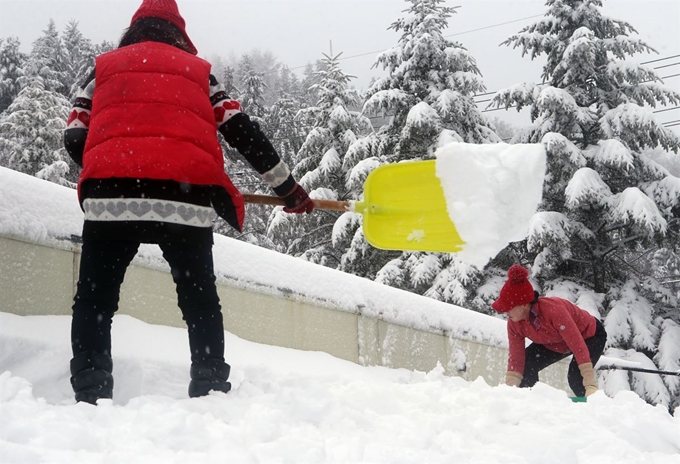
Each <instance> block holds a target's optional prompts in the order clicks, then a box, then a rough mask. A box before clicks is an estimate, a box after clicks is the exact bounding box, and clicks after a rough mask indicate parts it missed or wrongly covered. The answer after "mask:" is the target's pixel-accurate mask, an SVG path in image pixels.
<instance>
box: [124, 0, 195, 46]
mask: <svg viewBox="0 0 680 464" xmlns="http://www.w3.org/2000/svg"><path fill="white" fill-rule="evenodd" d="M149 17H153V18H160V19H164V20H166V21H169V22H171V23H172V24H173V25H174V26H176V27H177V29H179V30H180V31H182V35H183V36H184V39H185V40H186V41H187V45H188V46H189V50H190V51H191V53H193V54H194V55H196V54H198V50H196V47H195V46H194V44H193V43H192V42H191V39H190V38H189V35H187V31H186V23H185V22H184V18H182V16H181V15H180V14H179V8H178V7H177V2H175V0H144V1H143V2H142V5H141V6H140V7H139V8H138V9H137V11H136V12H135V14H134V16H132V20H131V21H130V26H132V25H133V24H134V22H135V21H137V20H138V19H142V18H149Z"/></svg>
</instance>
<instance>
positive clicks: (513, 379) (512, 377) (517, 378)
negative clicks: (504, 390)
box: [505, 371, 524, 387]
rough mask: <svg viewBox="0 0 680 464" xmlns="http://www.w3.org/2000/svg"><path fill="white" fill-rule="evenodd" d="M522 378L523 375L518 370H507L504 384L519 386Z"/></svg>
mask: <svg viewBox="0 0 680 464" xmlns="http://www.w3.org/2000/svg"><path fill="white" fill-rule="evenodd" d="M523 378H524V376H523V375H522V374H520V373H519V372H515V371H508V372H506V373H505V385H509V386H511V387H519V384H520V383H522V379H523Z"/></svg>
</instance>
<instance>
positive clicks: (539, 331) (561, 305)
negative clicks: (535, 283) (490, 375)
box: [508, 297, 597, 374]
mask: <svg viewBox="0 0 680 464" xmlns="http://www.w3.org/2000/svg"><path fill="white" fill-rule="evenodd" d="M596 329H597V327H596V320H595V318H594V317H593V316H591V315H590V314H589V313H588V312H586V311H584V310H583V309H581V308H579V307H578V306H576V305H575V304H573V303H571V302H570V301H568V300H565V299H562V298H556V297H542V298H539V299H538V303H536V304H535V305H534V306H533V307H532V312H531V313H530V315H529V317H527V318H526V319H524V320H521V321H519V322H514V321H512V320H509V321H508V341H509V345H510V346H509V357H508V371H514V372H519V373H520V374H523V373H524V364H525V351H524V349H525V339H526V338H528V339H529V340H531V341H532V342H534V343H538V344H541V345H544V346H545V347H546V348H548V349H549V350H552V351H556V352H558V353H570V352H571V353H573V354H574V357H575V358H576V362H577V363H578V364H583V363H587V362H590V353H589V352H588V347H587V346H586V343H585V340H586V339H588V338H591V337H592V336H593V335H595V330H596Z"/></svg>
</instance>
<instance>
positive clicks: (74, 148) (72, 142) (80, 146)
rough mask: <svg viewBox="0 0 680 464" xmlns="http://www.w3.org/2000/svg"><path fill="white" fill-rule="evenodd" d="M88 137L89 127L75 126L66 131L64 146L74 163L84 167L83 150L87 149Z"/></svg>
mask: <svg viewBox="0 0 680 464" xmlns="http://www.w3.org/2000/svg"><path fill="white" fill-rule="evenodd" d="M86 139H87V129H82V128H73V129H66V130H65V131H64V148H66V152H67V153H68V155H69V156H70V157H71V159H72V160H73V162H74V163H76V164H77V165H78V166H80V167H81V168H82V167H83V152H84V151H85V140H86Z"/></svg>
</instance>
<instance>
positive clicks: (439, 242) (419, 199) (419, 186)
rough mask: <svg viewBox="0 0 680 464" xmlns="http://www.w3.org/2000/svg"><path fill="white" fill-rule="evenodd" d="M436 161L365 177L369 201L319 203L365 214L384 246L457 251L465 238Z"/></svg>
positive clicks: (261, 198) (374, 241)
mask: <svg viewBox="0 0 680 464" xmlns="http://www.w3.org/2000/svg"><path fill="white" fill-rule="evenodd" d="M435 166H436V162H435V161H434V160H433V161H413V162H406V163H398V164H385V165H382V166H379V167H378V168H376V169H374V170H373V171H372V172H371V173H370V174H369V175H368V177H367V178H366V182H365V183H364V200H363V201H334V200H312V201H313V202H314V207H315V208H318V209H324V210H332V211H351V212H355V213H360V214H361V215H362V216H363V231H364V236H365V237H366V240H367V241H368V243H370V244H371V245H372V246H374V247H376V248H381V249H384V250H405V251H433V252H448V253H455V252H457V251H460V250H461V249H462V247H463V245H464V244H465V242H464V241H463V240H462V239H461V238H460V235H459V234H458V231H457V230H456V226H455V225H454V224H453V222H452V221H451V218H450V217H449V214H448V212H447V209H446V199H445V197H444V191H443V189H442V186H441V182H440V180H439V178H438V177H437V175H436V173H435ZM243 199H244V200H245V202H246V203H254V204H265V205H280V206H284V205H285V204H284V201H283V200H282V199H281V198H278V197H273V196H268V195H251V194H244V195H243Z"/></svg>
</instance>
